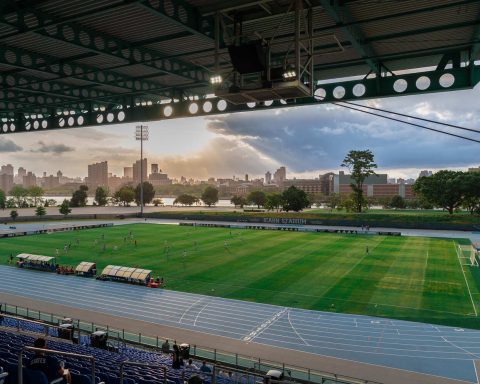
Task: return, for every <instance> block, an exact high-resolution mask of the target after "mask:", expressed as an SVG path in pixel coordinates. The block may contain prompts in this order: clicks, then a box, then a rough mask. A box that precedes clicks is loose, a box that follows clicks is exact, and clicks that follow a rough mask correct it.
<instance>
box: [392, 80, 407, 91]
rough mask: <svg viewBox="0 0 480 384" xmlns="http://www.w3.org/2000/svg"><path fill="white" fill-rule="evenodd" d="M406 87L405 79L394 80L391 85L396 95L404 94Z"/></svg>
mask: <svg viewBox="0 0 480 384" xmlns="http://www.w3.org/2000/svg"><path fill="white" fill-rule="evenodd" d="M407 87H408V83H407V80H405V79H398V80H395V82H394V83H393V90H394V91H395V92H397V93H402V92H405V91H406V90H407Z"/></svg>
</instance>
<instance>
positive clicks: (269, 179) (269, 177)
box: [265, 171, 272, 184]
mask: <svg viewBox="0 0 480 384" xmlns="http://www.w3.org/2000/svg"><path fill="white" fill-rule="evenodd" d="M271 183H272V174H271V173H270V171H267V173H265V184H271Z"/></svg>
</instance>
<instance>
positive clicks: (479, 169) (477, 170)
mask: <svg viewBox="0 0 480 384" xmlns="http://www.w3.org/2000/svg"><path fill="white" fill-rule="evenodd" d="M468 172H480V167H476V168H468Z"/></svg>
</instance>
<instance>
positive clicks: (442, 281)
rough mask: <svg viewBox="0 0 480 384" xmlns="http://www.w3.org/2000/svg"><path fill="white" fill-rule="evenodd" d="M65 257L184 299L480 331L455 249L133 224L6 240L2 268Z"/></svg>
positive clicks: (434, 242) (469, 275) (1, 243)
mask: <svg viewBox="0 0 480 384" xmlns="http://www.w3.org/2000/svg"><path fill="white" fill-rule="evenodd" d="M130 231H132V234H133V238H134V239H135V240H136V241H137V245H136V246H135V244H134V242H133V241H131V240H130V239H129V238H128V237H129V232H130ZM102 236H104V240H102ZM77 239H78V242H79V244H78V245H77ZM225 242H226V243H227V244H225ZM460 242H463V243H464V244H466V241H460ZM68 243H71V244H72V246H71V249H70V251H69V252H68V255H64V254H63V247H64V245H65V244H68ZM104 243H105V248H106V249H105V250H103V244H104ZM225 245H226V246H225ZM166 246H168V247H169V248H170V251H169V252H166ZM115 247H117V249H116V250H115ZM366 247H368V250H369V252H368V254H367V253H366ZM56 248H58V249H59V250H60V254H61V256H60V257H59V258H58V262H59V263H60V264H62V265H72V266H75V265H76V264H78V263H79V262H80V261H94V262H96V263H97V265H98V269H99V271H101V270H102V269H103V267H104V266H106V265H108V264H116V265H125V266H139V267H140V268H146V269H152V270H153V271H154V273H153V275H154V276H161V277H163V278H164V279H165V281H166V283H167V288H168V289H173V290H178V291H187V292H195V293H201V294H207V295H215V296H221V297H226V298H233V299H241V300H250V301H256V302H263V303H271V304H277V305H284V306H292V307H300V308H307V309H316V310H328V311H337V312H345V313H355V314H368V315H375V316H385V317H391V318H397V319H406V320H414V321H424V322H431V323H438V324H448V325H455V326H464V327H474V328H480V326H479V325H478V324H477V323H478V320H477V319H478V318H477V317H476V316H475V314H476V313H477V312H479V311H480V306H478V305H477V307H476V308H474V304H473V303H474V302H477V301H478V299H479V298H480V293H479V289H478V287H477V284H476V281H480V279H479V278H478V277H479V276H478V275H477V273H478V272H477V271H478V268H471V267H469V266H467V265H465V266H463V267H462V266H461V263H462V264H467V262H468V259H467V258H466V257H467V256H468V254H467V252H465V255H463V254H462V252H461V251H458V253H457V250H458V245H457V243H456V242H455V241H453V240H451V239H434V238H421V237H388V236H372V235H349V234H323V233H303V232H285V231H261V230H245V229H232V230H229V229H224V228H201V227H197V228H194V227H187V226H175V225H153V224H134V225H123V226H116V227H112V228H102V229H92V230H83V231H75V232H63V233H55V234H49V235H37V236H26V237H17V238H5V239H1V240H0V258H1V259H0V260H1V262H2V263H7V260H8V256H9V255H10V254H11V253H13V255H16V254H18V253H21V252H27V253H34V254H41V255H48V256H54V255H55V249H56ZM185 251H186V252H185ZM185 254H186V256H184V255H185ZM459 256H460V257H459ZM462 269H463V271H462ZM467 284H468V286H467Z"/></svg>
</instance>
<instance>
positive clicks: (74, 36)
mask: <svg viewBox="0 0 480 384" xmlns="http://www.w3.org/2000/svg"><path fill="white" fill-rule="evenodd" d="M10 1H11V0H10ZM136 2H138V1H125V3H127V4H130V3H136ZM162 4H163V3H162ZM172 6H173V5H172ZM107 11H108V9H105V10H104V12H107ZM99 12H101V10H99ZM24 13H26V14H28V16H29V17H36V18H37V20H44V22H43V26H44V27H45V26H46V28H37V27H35V28H31V29H28V27H27V26H25V25H23V24H24V23H23V22H21V21H20V22H16V23H15V22H12V21H9V20H8V18H7V19H6V20H2V24H4V25H7V26H9V27H11V28H15V29H17V31H18V32H19V33H25V32H26V31H27V32H35V33H39V34H41V35H44V36H47V37H49V38H52V39H56V40H60V41H63V42H67V43H69V44H72V45H75V46H78V47H82V48H84V49H88V50H91V51H93V52H97V53H101V54H104V55H109V56H114V57H116V58H120V59H122V60H125V61H126V62H128V63H129V64H130V65H133V64H138V63H140V62H143V63H144V65H146V66H149V67H152V68H155V69H156V70H158V71H159V72H161V73H167V74H173V75H176V76H180V77H184V78H187V79H189V80H193V81H202V82H208V81H209V78H210V74H209V73H207V72H205V71H204V70H203V69H202V68H199V67H197V66H195V65H193V64H191V63H188V62H184V61H182V60H179V59H168V60H162V59H163V58H164V57H165V56H166V55H165V54H164V53H162V52H159V51H156V50H151V49H146V48H142V47H134V46H132V44H131V43H130V42H128V41H125V40H122V39H119V38H116V37H114V36H111V35H109V34H106V33H100V32H98V31H93V30H91V29H90V28H87V27H84V26H82V25H81V24H78V23H77V22H76V21H68V22H66V21H62V22H60V23H59V22H55V21H54V20H55V17H53V16H51V15H48V14H46V13H45V12H41V11H39V10H37V9H34V8H26V9H18V10H17V17H16V19H17V20H23V19H24V17H25V14H24ZM177 13H178V12H177ZM88 14H90V15H92V14H94V15H98V12H96V11H95V10H93V11H89V13H88ZM88 14H87V15H88ZM82 16H83V17H85V15H82V14H80V15H76V16H75V17H73V19H75V20H78V19H79V18H82ZM11 36H15V34H14V33H12V34H7V35H4V36H0V40H1V39H5V38H7V37H11Z"/></svg>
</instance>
